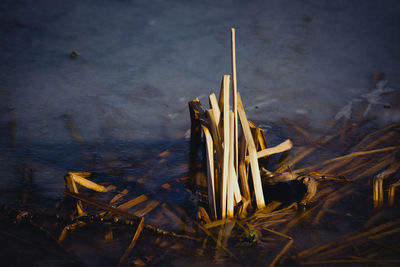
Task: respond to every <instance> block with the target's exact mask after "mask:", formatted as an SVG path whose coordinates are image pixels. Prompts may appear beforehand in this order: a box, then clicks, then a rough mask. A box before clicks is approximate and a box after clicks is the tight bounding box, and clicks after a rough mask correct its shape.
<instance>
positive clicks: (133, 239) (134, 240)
mask: <svg viewBox="0 0 400 267" xmlns="http://www.w3.org/2000/svg"><path fill="white" fill-rule="evenodd" d="M143 225H144V218H143V217H142V218H141V219H140V222H139V225H138V227H137V229H136V232H135V235H134V236H133V238H132V241H131V243H130V244H129V246H128V248H127V249H126V250H125V252H124V254H123V255H122V257H121V259H120V260H119V262H118V264H117V266H121V264H122V263H124V261H125V260H126V259H127V258H128V256H129V254H130V253H131V251H132V249H133V247H134V246H135V244H136V241H137V240H138V239H139V236H140V233H141V232H142V230H143Z"/></svg>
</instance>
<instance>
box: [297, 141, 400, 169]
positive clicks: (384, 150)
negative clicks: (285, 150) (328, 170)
mask: <svg viewBox="0 0 400 267" xmlns="http://www.w3.org/2000/svg"><path fill="white" fill-rule="evenodd" d="M398 149H400V146H390V147H384V148H379V149H373V150H367V151H359V152H353V153H350V154H347V155H344V156H340V157H336V158H333V159H328V160H326V161H324V162H322V163H320V164H317V165H313V166H310V167H307V168H304V169H298V170H296V172H297V173H299V172H305V171H307V170H312V169H316V168H321V167H322V166H324V165H327V164H329V163H332V162H336V161H340V160H344V159H348V158H354V157H359V156H366V155H371V154H375V153H381V152H388V151H393V150H398Z"/></svg>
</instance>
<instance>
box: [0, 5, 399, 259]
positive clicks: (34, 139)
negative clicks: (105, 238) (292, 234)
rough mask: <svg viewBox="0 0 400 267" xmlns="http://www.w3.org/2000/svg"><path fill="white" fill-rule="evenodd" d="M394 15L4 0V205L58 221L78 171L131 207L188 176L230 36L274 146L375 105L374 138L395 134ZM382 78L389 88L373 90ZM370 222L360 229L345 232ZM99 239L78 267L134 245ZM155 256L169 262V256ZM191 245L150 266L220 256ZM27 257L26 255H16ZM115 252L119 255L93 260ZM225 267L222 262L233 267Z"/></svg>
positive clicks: (0, 115) (0, 112) (384, 10)
mask: <svg viewBox="0 0 400 267" xmlns="http://www.w3.org/2000/svg"><path fill="white" fill-rule="evenodd" d="M398 14H400V4H399V2H398V1H380V2H378V1H351V2H350V1H334V2H332V1H290V2H289V3H286V4H282V3H281V2H280V1H253V2H251V3H248V2H246V1H136V0H125V1H122V0H121V1H116V0H110V1H105V0H101V1H89V0H84V1H60V0H56V1H45V0H39V1H27V0H26V1H24V0H19V1H11V0H3V1H1V3H0V136H1V139H0V140H1V141H0V149H1V153H0V203H1V204H2V205H7V206H11V207H14V208H15V207H24V208H26V209H30V210H32V211H35V212H38V213H41V212H42V213H45V214H56V213H57V212H59V210H58V208H59V206H60V205H61V204H60V203H62V202H63V200H64V198H65V197H64V194H63V191H64V189H65V181H64V176H65V175H66V174H67V172H68V171H91V172H93V173H94V175H95V176H94V177H95V179H96V181H98V182H102V183H109V184H114V185H117V186H118V188H119V189H121V190H122V189H124V188H127V189H129V192H130V194H131V195H132V196H136V195H138V194H141V193H145V192H149V191H151V190H155V189H157V188H159V187H160V186H161V185H162V184H164V183H166V182H170V181H171V180H174V179H175V178H180V177H184V176H186V175H187V173H188V170H189V166H188V156H189V151H188V149H189V140H188V138H187V137H188V130H189V127H190V119H189V112H188V107H187V102H188V101H190V100H192V99H194V98H196V97H198V98H199V99H200V100H201V101H202V102H203V103H204V104H205V106H208V100H207V96H208V95H209V94H211V93H213V92H215V93H218V91H219V87H220V83H221V78H222V75H223V74H229V73H230V72H231V70H230V64H231V63H230V28H231V27H235V28H236V38H237V39H236V46H237V64H238V70H237V71H238V89H239V91H240V92H241V95H242V99H243V102H244V106H245V108H246V112H247V116H248V118H249V119H251V120H254V121H255V122H256V123H257V124H258V125H259V126H260V127H261V128H263V129H264V130H266V133H267V140H268V142H269V143H270V144H271V145H275V144H278V143H279V142H281V141H283V140H284V139H286V138H293V137H292V136H289V135H291V134H296V133H295V132H293V131H290V130H288V128H287V127H286V126H282V123H281V119H282V118H289V119H291V120H293V121H296V122H298V123H299V124H300V125H303V126H306V127H307V129H308V130H310V132H313V133H318V132H320V131H322V128H323V127H324V125H326V123H327V121H328V120H330V119H331V118H333V117H335V116H336V117H340V116H342V117H343V116H344V117H346V116H348V117H349V116H350V117H351V116H352V113H351V112H350V111H352V109H351V108H352V107H355V106H356V105H358V104H359V103H360V102H361V101H364V102H367V103H369V104H370V109H369V111H368V114H367V115H368V117H371V118H373V119H374V120H373V125H374V126H375V127H376V128H379V127H381V126H383V125H387V124H389V123H392V122H397V121H399V120H400V106H399V103H400V101H399V97H398V95H399V93H398V92H399V90H398V88H399V86H400V72H399V70H400V50H399V49H398V48H399V43H400V20H399V15H398ZM72 52H75V53H76V56H73V55H74V54H73V53H72ZM374 74H375V76H376V75H377V74H379V75H378V76H379V77H380V79H381V78H383V79H385V80H387V81H388V82H387V83H384V84H382V87H379V88H377V87H375V84H374ZM299 145H304V144H302V143H301V142H299ZM166 151H167V152H166ZM335 152H337V151H335ZM323 153H325V152H323ZM333 154H334V153H333ZM308 160H309V162H308V163H310V164H312V161H313V160H318V158H311V159H308ZM180 190H182V191H180V192H182V193H179V194H178V193H177V194H172V193H171V194H168V195H167V197H168V198H169V199H166V200H168V201H170V202H172V203H173V204H174V205H177V206H178V207H182V208H184V209H185V210H186V211H188V210H190V209H191V208H193V207H192V206H193V203H194V200H193V199H191V195H190V194H189V193H184V192H186V191H185V189H184V188H180ZM365 194H366V193H365ZM368 194H369V193H368ZM362 197H364V195H363V194H361V198H362ZM358 203H359V202H358ZM370 212H372V211H371V210H370V208H369V207H368V208H366V210H365V211H362V212H360V213H362V215H360V216H359V217H357V216H356V218H355V219H354V217H352V218H353V219H352V220H351V221H352V223H349V224H351V226H349V228H350V229H355V228H356V226H357V221H363V222H364V221H365V218H364V217H367V216H370ZM349 214H350V212H349ZM352 216H353V215H352ZM363 216H364V217H363ZM360 218H361V219H360ZM10 223H11V222H10ZM8 226H9V225H8V224H6V226H5V227H3V228H4V229H3V230H2V231H3V232H6V231H7V230H8V229H7V227H8ZM169 227H170V228H171V227H172V228H171V229H176V228H174V227H173V225H169ZM345 228H346V227H343V229H345ZM53 230H54V231H53V232H52V233H57V231H60V230H62V229H53ZM308 230H309V229H308ZM335 230H336V231H339V230H337V229H335ZM93 231H94V232H96V230H93ZM101 231H103V230H101ZM309 231H312V230H309ZM343 231H344V232H345V230H343ZM328 232H329V233H330V234H331V235H334V234H335V233H337V232H335V231H334V230H332V231H328ZM339 232H340V231H339ZM26 233H28V234H29V233H32V231H31V230H29V229H27V230H26ZM96 233H98V231H97V232H96ZM125 234H126V235H127V236H129V234H127V233H125ZM91 238H92V236H91V235H89V234H86V236H83V239H84V241H85V242H86V243H85V245H84V244H81V245H80V246H79V245H76V244H80V243H79V242H78V241H76V240H75V241H74V242H75V243H74V242H72V241H71V240H69V241H68V242H72V244H75V245H74V246H72V245H71V246H70V248H71V247H73V249H72V250H70V253H71V254H72V255H75V256H74V257H76V258H78V262H81V263H82V264H87V265H96V264H101V263H103V264H104V265H113V264H115V262H117V261H118V258H119V255H121V253H123V251H124V249H125V247H126V246H127V245H128V243H126V244H125V243H124V244H123V245H117V244H116V243H107V244H104V243H101V242H100V241H99V242H100V243H101V244H102V245H99V247H98V248H97V250H96V249H89V247H91V246H92V247H93V246H95V245H93V244H95V243H96V241H95V240H93V239H91ZM327 239H329V238H327ZM11 240H14V239H12V238H11ZM303 240H304V242H306V241H307V238H304V239H303ZM13 242H16V243H13V244H19V243H18V242H17V241H15V240H14V241H13ZM49 242H50V241H49ZM90 242H93V244H88V243H90ZM126 242H127V241H126ZM171 242H172V241H171ZM158 244H159V248H158V249H159V250H160V251H162V248H163V246H167V245H166V244H165V243H164V245H163V243H162V242H159V243H158ZM300 244H301V242H300ZM2 245H5V244H2ZM42 245H43V246H44V247H46V246H50V245H48V243H43V244H42ZM142 245H143V244H142ZM67 246H68V245H67ZM118 246H121V247H118ZM177 246H178V249H179V244H177ZM182 246H183V247H185V246H187V247H188V248H189V249H187V251H185V253H186V254H185V253H183V254H184V255H186V256H182V254H179V255H177V256H176V257H172V256H168V255H164V254H162V256H160V258H158V259H157V260H154V259H149V261H148V262H150V264H164V265H167V263H168V264H169V262H167V261H170V260H171V259H173V260H174V262H173V263H171V264H172V265H184V264H187V260H188V258H189V257H188V256H187V255H190V254H191V253H193V252H195V255H196V259H197V262H198V265H199V266H200V265H202V264H206V263H208V264H209V263H210V262H213V261H214V260H215V259H216V258H218V257H215V255H213V256H210V254H212V253H211V252H207V251H204V250H202V246H201V244H200V245H199V244H197V243H195V244H192V243H190V244H189V245H188V244H187V243H183V245H182ZM299 246H301V245H299ZM31 247H32V246H31V245H29V244H25V245H21V246H20V247H19V246H16V248H15V250H16V251H18V252H16V254H15V255H17V256H18V257H20V256H21V255H23V254H24V253H25V251H27V250H28V249H29V248H31ZM113 249H114V250H113ZM147 249H150V248H147ZM107 250H110V251H111V252H109V253H110V256H104V257H103V258H102V257H99V258H98V259H97V261H95V260H94V258H95V257H96V256H95V255H98V253H101V251H107ZM143 251H145V250H143ZM143 251H141V252H140V253H142V252H143ZM246 251H247V253H248V255H251V253H255V252H251V250H246ZM57 253H58V252H57ZM57 253H54V255H61V254H62V253H61V252H59V253H61V254H57ZM85 253H87V254H85ZM136 253H139V252H136ZM143 253H144V254H145V252H143ZM207 253H209V254H207ZM150 254H151V253H150ZM222 254H223V253H222ZM135 255H136V256H137V255H138V254H135ZM17 256H15V257H17ZM31 256H32V259H35V260H37V259H39V260H38V261H37V263H36V264H38V265H41V264H47V265H49V266H51V265H54V264H59V263H60V262H58V263H57V262H52V261H48V262H45V260H42V261H41V260H40V259H43V258H46V257H44V256H43V254H42V252H40V250H39V252H38V254H35V253H32V255H31ZM64 256H65V255H64V254H62V255H61V256H60V258H62V259H69V258H68V257H69V256H68V257H67V256H65V257H64ZM208 256H209V257H208ZM63 257H64V258H63ZM149 257H150V256H149ZM27 259H29V257H27ZM102 259H105V261H104V262H101V260H102ZM164 259H166V260H164ZM14 260H15V259H14ZM152 260H153V261H152ZM10 262H13V260H12V259H11V260H10ZM17 262H18V261H17ZM61 262H63V260H61ZM65 262H68V260H65ZM19 263H20V264H24V263H26V262H24V261H23V260H22V261H19ZM215 264H224V256H221V261H220V262H218V261H217V262H216V263H215Z"/></svg>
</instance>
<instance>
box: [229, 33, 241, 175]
mask: <svg viewBox="0 0 400 267" xmlns="http://www.w3.org/2000/svg"><path fill="white" fill-rule="evenodd" d="M231 31H232V36H231V39H232V81H233V83H232V95H233V101H232V106H233V117H234V122H233V124H234V134H233V140H234V152H235V153H234V160H235V163H234V166H235V172H236V173H239V172H238V170H239V154H238V153H239V152H238V151H239V149H238V147H239V145H238V140H239V136H238V118H237V116H238V115H237V78H236V44H235V42H236V41H235V39H236V38H235V28H232V30H231Z"/></svg>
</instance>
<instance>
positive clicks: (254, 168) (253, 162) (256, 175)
mask: <svg viewBox="0 0 400 267" xmlns="http://www.w3.org/2000/svg"><path fill="white" fill-rule="evenodd" d="M237 97H238V114H239V118H240V122H241V124H242V129H243V133H244V136H245V138H246V143H247V146H248V151H249V158H250V166H251V173H252V176H253V184H254V192H255V197H256V203H257V208H259V209H262V208H264V207H265V201H264V194H263V189H262V184H261V176H260V169H259V166H258V160H257V151H256V147H255V145H254V140H253V137H252V135H251V130H250V126H249V123H248V121H247V117H246V113H245V111H244V107H243V104H242V100H241V99H240V94H239V93H238V95H237Z"/></svg>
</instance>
